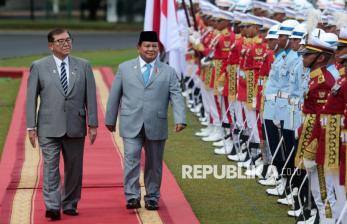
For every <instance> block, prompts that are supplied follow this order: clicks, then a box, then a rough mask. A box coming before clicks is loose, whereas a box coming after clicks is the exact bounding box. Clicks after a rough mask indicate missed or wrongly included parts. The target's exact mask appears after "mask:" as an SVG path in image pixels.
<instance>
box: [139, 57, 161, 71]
mask: <svg viewBox="0 0 347 224" xmlns="http://www.w3.org/2000/svg"><path fill="white" fill-rule="evenodd" d="M156 60H157V59H154V60H153V61H151V62H150V63H147V62H145V61H144V60H143V59H142V58H141V56H139V61H140V67H141V68H143V67H145V65H146V64H150V65H151V68H153V67H154V63H155V61H156Z"/></svg>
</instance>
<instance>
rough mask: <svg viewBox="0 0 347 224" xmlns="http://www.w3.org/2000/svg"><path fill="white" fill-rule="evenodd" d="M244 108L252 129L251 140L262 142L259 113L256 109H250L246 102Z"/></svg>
mask: <svg viewBox="0 0 347 224" xmlns="http://www.w3.org/2000/svg"><path fill="white" fill-rule="evenodd" d="M243 108H244V110H245V113H246V120H247V127H248V128H249V130H250V133H249V135H250V137H252V138H251V142H254V143H260V137H259V130H258V120H259V119H260V118H258V119H257V113H256V111H255V110H249V109H248V108H247V106H246V105H245V104H243Z"/></svg>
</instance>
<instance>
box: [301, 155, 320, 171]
mask: <svg viewBox="0 0 347 224" xmlns="http://www.w3.org/2000/svg"><path fill="white" fill-rule="evenodd" d="M304 166H305V168H306V170H307V171H308V172H312V171H313V170H314V168H315V167H316V166H317V163H316V161H314V160H309V159H305V158H304Z"/></svg>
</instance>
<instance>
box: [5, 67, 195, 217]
mask: <svg viewBox="0 0 347 224" xmlns="http://www.w3.org/2000/svg"><path fill="white" fill-rule="evenodd" d="M100 71H101V72H102V74H103V78H104V79H103V80H104V82H105V84H106V86H107V87H108V88H109V87H110V86H111V82H112V80H113V74H112V70H110V69H109V68H100ZM20 73H21V75H23V76H22V77H23V79H22V83H21V87H20V90H19V93H18V97H17V101H16V106H15V110H14V114H13V119H12V122H11V127H10V130H9V133H8V136H7V139H6V143H5V146H4V151H3V155H2V160H1V163H0V176H1V183H0V202H1V207H0V223H10V220H11V221H12V222H14V220H18V214H22V213H23V214H24V213H26V214H27V216H25V215H23V216H24V217H23V218H21V219H20V220H24V221H23V222H22V221H21V223H46V222H47V223H48V222H50V221H48V220H47V219H46V218H45V217H44V213H45V207H44V203H43V198H42V191H41V188H42V167H41V166H42V164H41V163H40V160H37V161H38V162H37V163H34V164H32V165H31V166H28V165H23V164H24V162H28V161H27V160H28V158H25V155H26V156H28V154H25V150H28V149H26V147H25V134H26V131H25V111H24V110H25V92H26V79H27V73H24V74H23V72H22V71H20ZM6 74H8V75H6ZM1 76H10V77H19V75H18V70H15V69H10V70H7V71H5V70H1V69H0V77H1ZM98 88H100V87H99V86H98ZM99 92H100V89H99ZM98 105H99V107H98V110H99V128H98V136H97V140H96V142H95V143H94V145H92V146H91V145H90V144H89V139H88V138H87V139H86V147H85V151H84V153H85V154H84V175H83V190H82V200H81V201H80V203H79V207H78V209H79V212H80V215H79V216H77V217H69V216H66V215H63V216H62V221H61V222H62V223H83V224H84V223H85V224H87V223H93V224H94V223H151V222H149V221H146V219H142V217H143V215H145V216H148V215H152V214H154V213H153V212H152V213H151V212H149V211H146V210H144V212H145V213H149V214H143V212H136V211H135V210H130V211H129V210H126V209H125V198H124V195H123V174H122V165H121V164H122V157H121V155H120V153H119V152H118V149H117V146H116V144H115V142H114V140H113V138H112V135H111V134H110V133H109V132H108V131H107V130H106V128H105V127H104V111H103V107H102V105H101V100H100V95H99V94H98ZM36 150H38V149H36ZM34 152H35V151H34ZM30 155H31V154H30ZM37 166H39V167H41V168H40V169H39V170H41V171H40V172H39V173H37V172H36V171H37V170H36V169H37V168H36V167H37ZM62 166H63V165H62ZM28 167H29V168H30V172H29V173H34V174H35V172H36V174H37V175H36V176H35V175H33V176H32V177H31V176H30V175H29V176H30V177H31V178H32V180H31V181H28V180H26V181H23V179H25V177H26V176H28V174H27V173H28V172H25V171H28ZM61 170H62V169H61ZM36 178H39V179H38V181H37V183H36V184H35V180H36ZM33 183H34V184H33ZM23 192H24V193H25V194H24V195H26V199H25V200H24V199H23V198H25V197H23V196H20V195H21V194H18V193H23ZM161 194H162V198H161V207H160V210H159V211H158V213H159V216H160V218H161V221H162V223H198V220H197V219H196V217H195V215H194V213H193V212H192V210H191V207H190V205H189V204H188V202H187V201H186V199H185V198H184V195H183V193H182V192H181V190H180V188H179V186H178V185H177V183H176V181H175V179H174V177H173V176H172V174H171V173H170V171H169V170H168V169H167V167H166V166H165V165H164V172H163V183H162V192H161ZM15 195H17V196H15ZM18 195H19V196H18ZM21 200H23V202H22V201H21ZM15 201H18V202H17V203H15ZM141 211H142V210H141ZM11 214H12V217H11ZM17 222H18V221H17Z"/></svg>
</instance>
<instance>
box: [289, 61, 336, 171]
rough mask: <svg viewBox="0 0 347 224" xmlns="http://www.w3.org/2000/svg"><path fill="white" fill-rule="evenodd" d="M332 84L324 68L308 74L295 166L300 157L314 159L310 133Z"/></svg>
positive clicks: (314, 150) (311, 133)
mask: <svg viewBox="0 0 347 224" xmlns="http://www.w3.org/2000/svg"><path fill="white" fill-rule="evenodd" d="M334 83H335V79H334V77H333V76H332V74H331V73H330V72H329V71H328V70H327V69H326V67H321V68H317V69H315V70H314V71H312V72H311V73H310V81H309V83H308V85H309V90H308V93H307V94H306V96H305V99H304V104H303V108H302V112H303V113H304V116H305V120H304V124H303V125H302V127H301V131H300V133H299V135H300V138H299V144H298V150H297V154H296V158H295V164H296V166H298V165H299V163H300V161H302V157H305V158H307V159H309V160H315V159H316V153H317V147H316V144H317V143H315V142H314V141H312V136H314V135H315V134H314V133H313V132H312V131H313V128H314V125H315V123H316V122H317V117H319V114H320V112H321V110H322V108H323V106H324V105H325V103H326V102H327V97H328V94H329V92H330V90H331V88H332V87H333V85H334ZM302 165H303V164H301V167H302V168H303V166H302Z"/></svg>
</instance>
